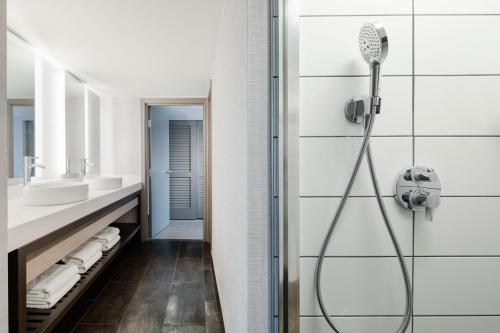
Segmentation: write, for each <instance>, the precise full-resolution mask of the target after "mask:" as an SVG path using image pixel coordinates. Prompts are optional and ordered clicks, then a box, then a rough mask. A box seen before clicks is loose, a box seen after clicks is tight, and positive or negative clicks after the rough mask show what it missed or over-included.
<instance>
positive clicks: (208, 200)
mask: <svg viewBox="0 0 500 333" xmlns="http://www.w3.org/2000/svg"><path fill="white" fill-rule="evenodd" d="M155 105H163V106H169V105H171V106H182V105H184V106H187V105H201V106H203V139H204V141H203V149H204V152H205V161H204V174H203V177H204V181H205V188H204V195H205V204H204V207H203V209H204V213H203V215H204V218H203V241H205V242H207V243H210V242H211V240H212V147H211V146H212V117H211V116H212V115H211V89H210V90H209V95H208V97H207V98H143V99H141V120H142V126H141V136H142V144H141V150H142V151H141V157H142V158H141V160H142V163H141V180H142V183H143V186H144V191H143V195H141V207H142V208H141V239H142V240H143V241H145V240H147V239H149V238H150V236H149V235H150V230H151V220H150V211H151V209H150V203H151V200H150V196H151V192H150V191H151V186H150V183H149V170H150V168H151V160H150V147H151V142H150V141H151V140H150V126H149V125H150V124H149V120H150V112H151V111H150V107H151V106H155Z"/></svg>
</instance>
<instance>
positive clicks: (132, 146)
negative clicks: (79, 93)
mask: <svg viewBox="0 0 500 333" xmlns="http://www.w3.org/2000/svg"><path fill="white" fill-rule="evenodd" d="M100 109H101V118H100V123H101V130H100V136H101V158H100V160H101V166H102V170H101V171H102V173H106V174H136V175H139V174H140V173H141V159H142V156H141V146H142V136H141V127H142V120H141V110H140V99H139V98H111V97H106V96H103V97H101V105H100Z"/></svg>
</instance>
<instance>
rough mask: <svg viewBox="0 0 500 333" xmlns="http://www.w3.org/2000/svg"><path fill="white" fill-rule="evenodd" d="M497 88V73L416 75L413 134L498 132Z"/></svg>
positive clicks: (498, 133) (499, 118)
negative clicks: (441, 75) (493, 74)
mask: <svg viewBox="0 0 500 333" xmlns="http://www.w3.org/2000/svg"><path fill="white" fill-rule="evenodd" d="M499 3H500V1H499ZM384 81H385V80H384ZM499 91H500V77H499V76H466V77H464V76H458V77H457V76H452V77H417V78H416V79H415V92H416V94H415V134H416V135H500V103H497V102H496V100H497V99H498V92H499ZM385 93H389V91H384V94H383V96H385ZM384 106H385V105H384ZM301 120H302V119H301Z"/></svg>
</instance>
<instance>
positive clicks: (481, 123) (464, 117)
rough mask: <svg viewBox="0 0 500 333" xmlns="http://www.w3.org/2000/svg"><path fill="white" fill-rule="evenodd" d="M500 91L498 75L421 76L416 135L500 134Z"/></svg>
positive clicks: (418, 91)
mask: <svg viewBox="0 0 500 333" xmlns="http://www.w3.org/2000/svg"><path fill="white" fill-rule="evenodd" d="M499 3H500V2H499ZM499 91H500V77H496V76H465V77H417V78H416V79H415V134H416V135H499V134H500V104H498V103H496V102H495V101H496V100H497V98H498V92H499Z"/></svg>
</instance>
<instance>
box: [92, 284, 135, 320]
mask: <svg viewBox="0 0 500 333" xmlns="http://www.w3.org/2000/svg"><path fill="white" fill-rule="evenodd" d="M136 288H137V284H135V283H110V284H109V285H108V286H107V287H106V290H104V292H103V293H102V295H101V296H100V297H99V298H98V299H97V300H96V301H95V302H94V304H93V305H92V307H91V308H90V309H89V310H88V312H87V314H86V315H85V317H84V318H83V319H82V323H84V324H109V325H119V324H120V321H121V319H122V316H123V313H124V312H125V308H126V306H127V304H129V303H130V301H131V300H132V297H133V295H134V294H135V291H136Z"/></svg>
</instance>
